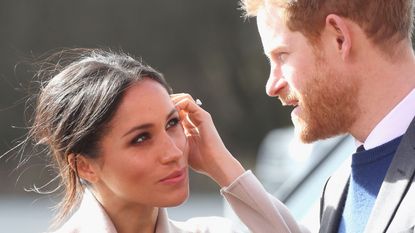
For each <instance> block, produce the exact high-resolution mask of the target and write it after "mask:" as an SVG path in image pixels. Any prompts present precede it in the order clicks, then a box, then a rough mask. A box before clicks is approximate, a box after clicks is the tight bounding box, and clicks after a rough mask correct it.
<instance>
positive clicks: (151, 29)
mask: <svg viewBox="0 0 415 233" xmlns="http://www.w3.org/2000/svg"><path fill="white" fill-rule="evenodd" d="M238 7H239V6H238V2H237V1H236V0H233V1H223V0H210V1H203V2H200V1H191V0H169V1H165V0H163V1H162V0H151V1H144V0H124V1H114V0H112V1H111V0H71V1H63V0H37V1H32V0H1V1H0V95H1V98H0V154H2V155H3V156H2V157H1V159H0V226H1V228H0V231H1V232H41V231H44V230H46V228H47V226H48V221H49V219H50V217H51V216H52V214H53V212H52V209H51V208H52V207H53V205H54V204H55V203H56V197H55V196H53V195H39V194H36V193H34V192H27V191H25V189H30V188H33V186H34V185H36V186H42V185H44V184H45V183H47V182H48V181H49V180H50V179H51V178H52V177H54V175H55V174H54V173H53V171H51V170H50V169H49V168H47V167H46V165H45V164H46V161H45V159H44V158H43V157H42V156H41V155H38V156H33V157H31V158H30V159H29V156H28V154H30V150H29V151H25V152H23V153H19V148H17V149H15V150H12V151H10V152H9V153H7V152H8V151H9V150H10V149H11V148H13V147H14V146H16V145H17V144H18V143H19V142H20V141H21V140H22V139H23V138H24V136H25V133H26V132H27V130H26V129H27V127H28V124H27V121H28V119H30V114H31V112H30V109H29V110H25V109H26V107H25V102H26V100H27V97H29V96H30V93H29V92H28V91H27V90H28V87H29V86H30V85H31V83H32V82H33V81H35V79H33V75H34V69H33V67H31V66H30V63H28V62H27V61H30V60H33V58H36V57H39V56H40V55H42V54H44V53H45V52H48V51H50V50H52V49H56V48H74V47H88V48H90V47H105V48H112V49H115V50H117V49H122V50H123V51H125V52H127V53H130V54H131V55H134V56H136V57H142V58H143V60H144V61H145V62H146V63H148V64H150V65H151V66H153V67H154V68H156V69H158V70H159V71H161V72H162V73H163V74H164V75H165V77H166V79H167V80H168V82H169V83H170V84H171V85H172V87H173V89H174V91H175V92H188V93H191V94H192V95H193V96H194V97H197V98H200V99H201V100H202V101H203V107H204V108H205V109H206V110H208V111H209V112H210V113H211V114H212V116H213V118H214V121H215V123H216V126H217V129H218V131H219V132H220V134H221V135H222V138H223V140H224V142H225V144H226V145H227V146H228V148H229V149H230V151H231V152H232V153H233V154H234V155H235V156H236V157H237V158H238V159H239V160H240V161H241V162H242V164H243V165H244V166H245V167H246V168H251V169H254V168H255V166H256V159H257V154H258V153H257V152H258V148H259V145H260V143H261V141H262V139H263V138H264V137H265V135H266V134H267V132H268V131H270V130H271V129H274V128H279V127H282V126H287V125H289V124H291V123H290V118H289V111H290V109H284V108H282V107H281V105H280V103H279V101H278V100H277V99H273V98H269V97H267V96H266V94H265V91H264V86H265V82H266V78H267V77H268V64H267V61H266V58H265V56H264V55H263V53H262V47H261V44H260V38H259V35H258V33H257V29H256V21H255V19H251V20H244V19H243V18H242V17H241V14H242V13H241V11H240V10H238ZM35 60H36V59H35ZM26 160H27V162H26V163H25V164H24V165H22V166H19V167H18V164H19V163H20V162H21V161H26ZM49 189H53V187H49ZM191 192H192V196H191V198H190V200H189V202H188V203H186V204H185V205H184V207H182V208H181V207H178V208H174V209H173V210H172V211H171V213H172V215H173V216H175V217H176V218H178V219H180V218H183V219H185V218H187V217H189V216H193V215H195V214H197V215H211V214H215V215H220V214H222V209H221V206H222V202H221V200H220V195H219V193H218V187H217V186H216V184H214V183H213V182H212V181H210V180H209V179H207V178H205V177H203V176H200V175H197V174H192V176H191Z"/></svg>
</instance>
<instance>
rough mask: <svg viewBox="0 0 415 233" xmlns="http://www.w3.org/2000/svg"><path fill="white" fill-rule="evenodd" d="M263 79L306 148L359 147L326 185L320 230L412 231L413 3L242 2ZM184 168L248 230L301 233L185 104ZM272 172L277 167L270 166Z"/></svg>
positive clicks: (184, 100) (206, 121) (205, 118)
mask: <svg viewBox="0 0 415 233" xmlns="http://www.w3.org/2000/svg"><path fill="white" fill-rule="evenodd" d="M242 8H243V9H244V10H245V12H246V15H247V16H256V17H257V23H258V29H259V33H260V36H261V39H262V44H263V47H264V51H265V54H266V56H267V57H268V58H269V60H270V64H271V72H270V76H269V79H268V82H267V85H266V90H267V93H268V95H270V96H272V97H278V98H279V99H280V101H281V102H282V104H283V105H288V106H293V107H294V110H293V111H292V113H291V117H292V120H293V123H294V126H295V129H296V132H297V134H298V135H299V137H300V138H301V139H302V140H303V141H304V142H313V141H316V140H318V139H324V138H329V137H332V136H335V135H339V134H343V133H348V134H350V135H351V136H353V137H354V139H355V140H356V143H357V145H358V148H357V150H356V153H354V154H353V155H351V156H350V157H351V158H350V159H351V163H349V164H347V166H345V167H342V168H340V169H339V170H338V171H336V172H335V173H334V174H333V175H332V176H331V178H330V179H329V180H328V181H327V183H326V185H325V187H324V190H323V195H322V198H321V213H320V232H353V233H357V232H365V233H369V232H414V231H415V211H414V210H415V185H412V184H413V183H414V182H415V178H414V177H415V120H414V116H415V56H414V52H413V50H412V46H411V38H410V37H411V32H412V24H413V2H412V0H394V1H390V0H376V1H375V0H364V1H363V0H243V3H242ZM175 101H176V104H177V105H176V106H177V107H178V108H179V109H180V110H181V112H182V111H183V112H184V113H186V114H188V116H187V117H182V119H183V121H182V124H183V126H184V128H185V130H186V132H187V135H189V142H190V145H191V146H190V148H191V150H190V155H189V164H190V165H191V166H192V167H193V168H194V169H196V170H198V171H200V172H202V173H204V174H208V175H209V176H210V177H212V178H213V179H214V180H215V181H216V182H217V183H218V184H219V185H220V186H221V187H222V193H223V194H224V196H225V198H226V199H227V201H228V202H229V204H230V205H231V206H232V208H233V210H234V211H235V212H236V213H237V214H238V216H239V217H240V219H241V220H242V221H243V222H244V223H245V224H246V225H247V226H248V228H250V230H251V231H253V232H267V233H269V232H307V230H306V229H304V228H303V227H302V226H299V224H298V223H296V221H295V220H294V218H293V217H292V215H291V214H290V213H289V211H288V210H287V209H286V208H285V206H284V205H283V204H282V203H281V202H279V201H278V200H276V199H275V198H273V197H271V196H269V195H267V193H266V191H265V190H264V188H263V187H262V186H261V184H260V183H259V182H258V180H257V179H256V178H255V176H254V175H253V174H252V173H251V172H249V171H245V170H244V168H243V167H242V166H241V165H240V164H239V163H238V162H237V161H236V160H235V159H234V158H233V156H232V155H231V154H230V152H229V151H227V149H226V148H224V146H223V144H222V142H221V140H220V138H219V136H218V135H217V132H216V131H215V128H214V126H213V124H212V122H211V117H210V115H209V114H207V113H206V112H204V111H201V110H200V109H198V107H197V105H196V104H194V102H192V100H191V97H189V96H183V97H181V98H180V99H176V100H175ZM275 169H278V167H276V168H275Z"/></svg>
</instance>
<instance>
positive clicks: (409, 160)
mask: <svg viewBox="0 0 415 233" xmlns="http://www.w3.org/2000/svg"><path fill="white" fill-rule="evenodd" d="M414 172H415V118H414V120H412V123H411V125H410V126H409V128H408V130H407V132H406V133H405V135H404V136H403V138H402V141H401V143H400V144H399V146H398V149H397V151H396V153H395V156H394V158H393V160H392V163H391V165H390V167H389V169H388V172H387V173H386V176H385V180H384V181H383V183H382V186H381V188H380V190H379V194H378V196H377V198H376V202H375V205H374V207H373V209H372V212H371V215H370V217H369V220H368V224H367V225H366V228H365V232H366V233H371V232H386V230H387V228H388V226H389V225H390V223H391V222H392V219H393V217H394V215H395V213H396V210H397V209H398V208H399V204H400V203H401V201H402V199H403V197H404V196H405V194H406V191H407V189H408V187H409V185H410V183H411V179H412V176H413V175H414Z"/></svg>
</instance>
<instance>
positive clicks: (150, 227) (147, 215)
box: [107, 206, 158, 233]
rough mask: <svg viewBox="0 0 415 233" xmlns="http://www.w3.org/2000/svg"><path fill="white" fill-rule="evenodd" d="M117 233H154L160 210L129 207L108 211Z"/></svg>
mask: <svg viewBox="0 0 415 233" xmlns="http://www.w3.org/2000/svg"><path fill="white" fill-rule="evenodd" d="M107 213H108V215H109V217H110V218H111V220H112V222H113V224H114V226H115V229H117V233H154V232H155V230H156V223H157V216H158V208H156V207H152V208H148V209H146V210H144V209H143V208H140V209H138V208H135V207H134V206H132V207H127V208H123V209H118V210H114V211H111V210H110V211H107Z"/></svg>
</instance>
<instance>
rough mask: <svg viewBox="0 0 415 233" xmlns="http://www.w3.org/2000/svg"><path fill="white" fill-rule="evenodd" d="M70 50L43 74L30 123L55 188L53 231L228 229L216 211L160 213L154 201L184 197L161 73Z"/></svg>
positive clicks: (182, 141) (179, 144)
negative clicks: (181, 218)
mask: <svg viewBox="0 0 415 233" xmlns="http://www.w3.org/2000/svg"><path fill="white" fill-rule="evenodd" d="M80 51H81V53H80V54H79V57H78V59H76V60H74V61H72V62H71V63H70V64H68V65H66V66H64V67H62V69H60V70H57V74H56V75H54V76H53V77H52V78H51V79H49V80H48V81H46V82H44V83H43V85H42V86H43V87H42V88H41V91H40V95H39V97H38V101H37V106H36V110H35V117H34V122H33V126H32V129H31V136H32V137H33V138H34V139H36V141H37V143H38V144H44V145H47V147H48V149H49V151H50V154H51V155H52V156H53V161H54V162H55V164H56V165H57V169H58V171H59V175H60V178H61V180H62V185H63V186H64V188H65V191H64V193H65V195H64V198H63V200H62V202H61V212H60V214H59V215H58V221H60V222H62V221H63V220H66V219H68V220H67V221H66V223H65V224H63V226H61V227H60V229H58V230H57V232H118V233H124V232H198V231H209V232H213V231H215V230H216V231H217V232H222V230H224V232H231V231H232V230H231V225H230V222H228V221H227V220H225V219H221V218H204V219H192V220H190V221H188V222H185V223H179V222H174V221H170V220H168V218H167V213H166V211H165V209H164V208H163V207H170V206H177V205H179V204H181V203H183V202H184V201H185V200H186V198H187V197H188V193H189V184H188V162H187V161H188V158H187V156H188V144H187V140H186V137H185V135H184V132H183V128H182V126H181V125H180V123H179V114H178V111H177V110H176V108H175V106H174V104H173V103H172V101H171V99H170V96H169V94H170V93H171V89H170V87H169V86H168V84H167V83H166V82H165V80H164V78H163V77H162V75H161V74H160V73H158V72H157V71H156V70H154V69H152V68H151V67H149V66H146V65H143V64H142V63H140V62H138V61H136V60H134V59H133V58H131V57H129V56H127V55H125V54H117V53H113V52H105V51H102V50H80ZM77 53H79V51H78V52H77ZM60 61H61V60H60ZM57 68H59V67H57V66H56V67H55V69H57ZM52 70H53V69H52ZM81 199H82V201H81V202H80V201H79V200H81ZM79 202H80V203H79ZM78 206H79V207H78ZM212 223H213V224H212Z"/></svg>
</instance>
